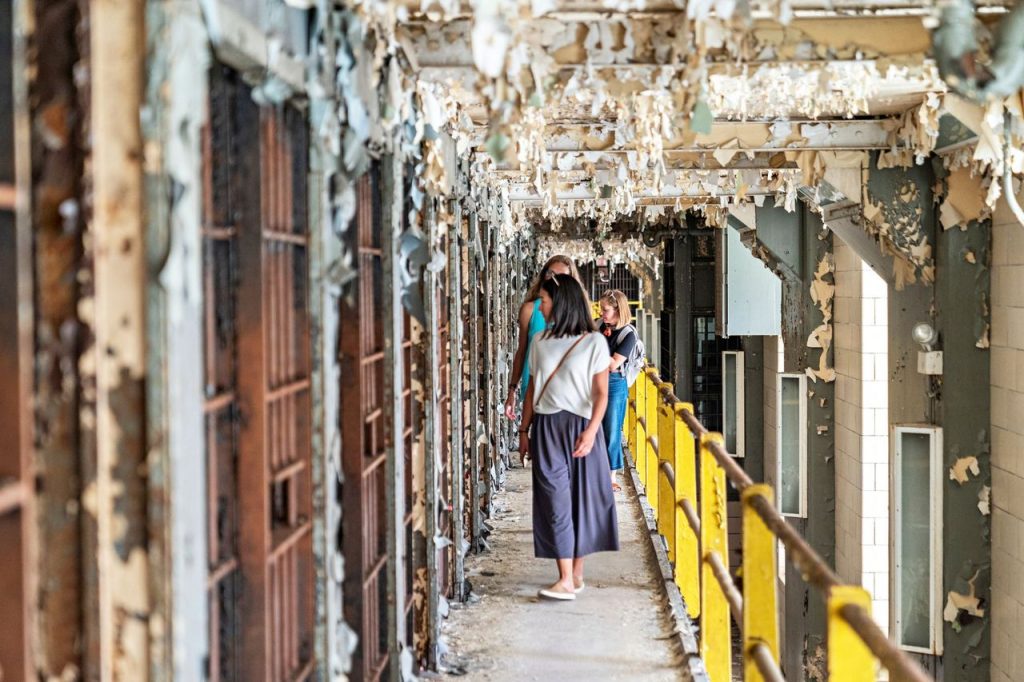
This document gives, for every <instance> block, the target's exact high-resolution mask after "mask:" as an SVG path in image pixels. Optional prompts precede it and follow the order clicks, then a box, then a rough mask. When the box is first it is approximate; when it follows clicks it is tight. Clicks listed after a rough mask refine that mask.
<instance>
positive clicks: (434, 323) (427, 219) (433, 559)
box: [423, 198, 441, 670]
mask: <svg viewBox="0 0 1024 682" xmlns="http://www.w3.org/2000/svg"><path fill="white" fill-rule="evenodd" d="M434 201H435V200H434V199H433V198H428V199H427V201H426V206H425V211H424V216H423V219H424V225H425V227H426V232H427V244H428V246H429V248H430V249H431V250H433V248H434V246H435V244H436V242H437V241H438V240H437V219H436V207H435V206H434ZM438 296H439V287H438V276H437V274H436V273H434V272H432V271H431V270H430V269H429V268H425V269H424V271H423V299H424V313H425V320H426V324H425V325H424V326H425V329H424V332H425V334H426V339H425V342H426V349H425V352H424V356H425V358H424V359H425V361H426V368H425V369H426V372H425V377H424V400H423V402H424V430H425V439H426V440H425V452H424V468H425V472H426V475H425V486H426V491H425V492H426V530H425V535H426V540H427V594H426V597H427V607H426V616H427V642H426V661H424V664H425V665H426V667H427V668H428V669H430V670H436V669H437V640H438V636H439V634H440V622H439V620H438V618H439V615H438V599H439V598H440V593H439V590H438V584H437V569H438V566H437V554H438V546H437V531H438V514H439V512H440V501H439V499H438V492H439V491H438V486H439V485H440V481H439V462H438V449H439V448H440V447H441V443H440V439H441V434H440V432H439V431H440V427H441V415H440V409H439V407H440V406H439V405H438V400H437V394H438V386H439V385H440V383H441V375H440V353H441V348H440V340H439V334H440V332H439V329H438V315H439V311H438Z"/></svg>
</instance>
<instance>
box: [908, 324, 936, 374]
mask: <svg viewBox="0 0 1024 682" xmlns="http://www.w3.org/2000/svg"><path fill="white" fill-rule="evenodd" d="M910 335H911V337H912V338H913V339H914V342H915V343H917V344H919V345H920V346H921V348H923V349H924V350H921V351H918V353H917V371H918V373H920V374H942V351H941V350H935V344H936V343H938V340H939V334H938V332H936V331H935V327H933V326H931V325H930V324H928V323H927V322H919V323H917V324H915V325H914V329H913V331H911V333H910Z"/></svg>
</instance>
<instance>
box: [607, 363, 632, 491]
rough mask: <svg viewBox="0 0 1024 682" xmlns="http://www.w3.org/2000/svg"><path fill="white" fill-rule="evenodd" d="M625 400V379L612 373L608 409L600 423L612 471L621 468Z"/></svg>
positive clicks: (626, 388) (627, 390) (609, 384)
mask: <svg viewBox="0 0 1024 682" xmlns="http://www.w3.org/2000/svg"><path fill="white" fill-rule="evenodd" d="M627 400H629V384H627V383H626V377H624V376H622V375H621V374H616V373H614V372H612V373H611V374H610V375H608V409H607V410H605V412H604V419H603V420H602V421H601V427H602V430H603V431H604V440H605V442H606V443H607V444H608V463H609V464H610V465H611V469H612V471H618V470H619V469H621V468H622V423H623V422H624V421H625V420H626V401H627Z"/></svg>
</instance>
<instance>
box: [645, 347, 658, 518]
mask: <svg viewBox="0 0 1024 682" xmlns="http://www.w3.org/2000/svg"><path fill="white" fill-rule="evenodd" d="M660 404H661V397H660V395H659V393H658V370H656V369H654V368H653V367H648V368H647V447H646V448H645V449H644V451H645V452H646V453H647V461H646V463H645V464H644V469H645V471H646V474H647V480H645V481H644V489H645V490H646V491H647V502H648V504H650V505H651V509H653V510H654V518H655V519H657V518H658V455H657V453H656V452H655V451H654V445H653V443H652V442H651V441H653V442H654V443H657V442H658V405H660Z"/></svg>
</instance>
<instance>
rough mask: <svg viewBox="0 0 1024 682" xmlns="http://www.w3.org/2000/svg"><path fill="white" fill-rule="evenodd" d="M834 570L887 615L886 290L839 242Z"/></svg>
mask: <svg viewBox="0 0 1024 682" xmlns="http://www.w3.org/2000/svg"><path fill="white" fill-rule="evenodd" d="M835 255H836V297H835V310H834V312H835V318H834V321H835V335H834V344H835V358H836V374H837V377H836V411H835V415H836V571H837V572H838V573H839V575H840V577H841V578H842V579H843V580H845V581H846V582H849V583H851V584H855V585H857V584H859V585H863V586H864V587H865V588H866V589H867V590H868V591H869V592H870V593H871V595H872V597H873V598H874V603H873V605H872V611H873V613H874V614H875V618H876V620H877V621H878V622H879V624H881V625H882V627H883V628H887V625H888V613H889V602H888V597H889V554H888V550H889V521H888V507H889V504H888V495H889V493H888V490H889V472H888V461H889V444H888V435H887V434H888V424H889V414H888V388H887V381H888V376H887V375H888V359H887V347H888V341H887V335H888V325H887V315H888V314H887V298H888V292H887V289H886V283H885V282H884V281H883V280H882V279H881V278H880V277H879V276H878V275H877V274H875V272H874V271H873V270H871V269H870V268H869V267H868V266H867V265H866V264H865V263H864V261H862V260H861V259H860V257H859V256H858V255H857V254H856V253H854V252H853V251H852V250H851V249H849V248H848V247H847V246H846V245H845V244H843V243H842V242H840V241H839V240H837V241H836V246H835Z"/></svg>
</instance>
